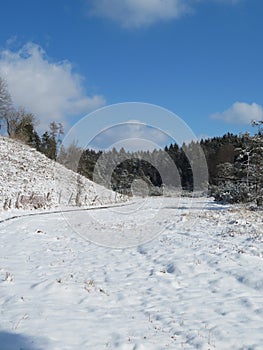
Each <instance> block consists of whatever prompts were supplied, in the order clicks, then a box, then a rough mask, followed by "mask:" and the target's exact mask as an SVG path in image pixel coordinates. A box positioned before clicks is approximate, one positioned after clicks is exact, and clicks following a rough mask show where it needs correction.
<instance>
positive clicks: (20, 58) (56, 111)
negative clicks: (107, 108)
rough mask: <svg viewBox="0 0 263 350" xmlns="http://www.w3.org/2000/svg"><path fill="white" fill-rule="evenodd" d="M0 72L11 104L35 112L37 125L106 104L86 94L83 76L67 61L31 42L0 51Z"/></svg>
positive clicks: (41, 126) (61, 120) (59, 119)
mask: <svg viewBox="0 0 263 350" xmlns="http://www.w3.org/2000/svg"><path fill="white" fill-rule="evenodd" d="M0 75H1V76H2V77H3V78H5V79H6V80H7V83H8V88H9V91H10V94H11V96H12V98H13V102H14V104H15V105H17V106H23V107H25V108H26V109H27V110H28V111H30V112H32V113H34V114H35V115H36V117H37V119H40V128H43V127H46V126H47V125H48V124H49V123H50V121H53V120H54V121H57V122H65V121H66V120H67V118H68V117H72V116H77V115H81V114H86V113H87V112H89V111H91V110H94V109H96V108H98V107H101V106H103V105H105V99H104V97H103V96H100V95H93V96H88V95H87V94H86V92H85V89H84V86H83V82H84V78H83V77H82V76H80V75H78V74H76V73H74V72H73V70H72V65H71V63H70V62H68V61H61V62H52V61H51V60H50V59H48V57H47V55H46V53H45V51H44V50H43V49H42V48H41V47H40V46H39V45H37V44H34V43H31V42H30V43H27V44H26V45H24V46H23V47H22V48H21V49H19V50H18V51H15V52H14V51H11V50H3V51H1V52H0Z"/></svg>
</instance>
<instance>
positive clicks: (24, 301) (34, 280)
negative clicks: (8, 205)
mask: <svg viewBox="0 0 263 350" xmlns="http://www.w3.org/2000/svg"><path fill="white" fill-rule="evenodd" d="M30 213H32V212H30ZM21 214H26V212H21ZM102 228H103V229H102ZM0 232H1V240H0V303H1V315H0V349H1V350H17V349H26V350H36V349H38V350H39V349H42V350H44V349H45V350H49V349H50V350H72V349H74V350H75V349H76V350H77V349H80V350H82V349H83V350H84V349H85V350H86V349H91V350H93V349H94V350H95V349H96V350H97V349H98V350H100V349H122V350H132V349H133V350H135V349H137V350H143V349H147V350H148V349H149V350H157V349H159V350H163V349H206V350H208V349H229V350H230V349H231V350H233V349H240V350H241V349H242V350H248V349H250V350H252V349H253V350H259V349H262V344H263V271H262V258H263V249H262V213H261V212H251V211H246V210H245V209H242V208H240V207H237V206H234V207H227V206H220V205H217V204H215V203H213V202H212V200H210V199H207V198H194V199H190V198H181V199H179V198H148V199H137V201H136V202H135V203H133V204H130V205H128V206H122V207H118V208H114V209H113V208H109V209H99V210H93V211H83V210H81V211H74V212H67V213H64V214H61V213H54V214H52V213H50V214H47V215H40V214H37V213H36V215H35V216H29V217H22V218H17V219H14V220H10V221H5V222H2V223H0ZM89 240H91V241H93V242H95V243H92V242H90V241H89ZM146 242H148V243H146ZM125 246H126V247H130V248H125ZM114 247H115V248H114ZM116 247H119V248H125V249H116Z"/></svg>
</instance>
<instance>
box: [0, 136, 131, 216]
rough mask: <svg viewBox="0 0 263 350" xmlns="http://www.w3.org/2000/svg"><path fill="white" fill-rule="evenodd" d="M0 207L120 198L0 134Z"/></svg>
mask: <svg viewBox="0 0 263 350" xmlns="http://www.w3.org/2000/svg"><path fill="white" fill-rule="evenodd" d="M0 160H1V166H0V210H2V209H10V208H49V207H54V206H56V205H58V204H61V205H98V204H106V203H114V202H116V201H120V200H123V199H124V198H121V196H117V195H116V193H114V192H112V191H109V190H106V189H105V188H103V187H101V186H98V185H96V184H95V183H93V182H92V181H89V180H88V179H86V178H84V177H82V176H80V175H78V174H76V173H74V172H72V171H70V170H68V169H66V168H65V167H64V166H62V165H60V164H58V163H55V162H53V161H52V160H50V159H48V158H47V157H45V156H44V155H43V154H41V153H39V152H37V151H36V150H35V149H33V148H30V147H28V146H26V145H24V144H21V143H18V142H16V141H14V140H11V139H8V138H4V137H1V136H0Z"/></svg>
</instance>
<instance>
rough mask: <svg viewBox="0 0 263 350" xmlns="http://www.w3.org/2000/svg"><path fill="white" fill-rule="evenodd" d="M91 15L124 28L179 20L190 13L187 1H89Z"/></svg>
mask: <svg viewBox="0 0 263 350" xmlns="http://www.w3.org/2000/svg"><path fill="white" fill-rule="evenodd" d="M89 2H90V4H91V13H92V14H93V15H96V16H99V17H105V18H108V19H111V20H114V21H117V22H119V23H120V24H121V25H122V26H123V27H125V28H139V27H142V26H149V25H151V24H153V23H155V22H159V21H168V20H172V19H176V18H179V17H180V16H182V15H183V14H185V13H187V12H189V11H190V7H189V5H188V3H189V0H185V1H182V0H122V1H120V0H100V1H97V0H90V1H89Z"/></svg>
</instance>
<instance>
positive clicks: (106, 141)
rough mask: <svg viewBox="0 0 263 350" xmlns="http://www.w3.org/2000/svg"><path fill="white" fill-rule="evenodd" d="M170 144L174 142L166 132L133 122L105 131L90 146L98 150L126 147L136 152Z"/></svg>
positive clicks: (114, 126)
mask: <svg viewBox="0 0 263 350" xmlns="http://www.w3.org/2000/svg"><path fill="white" fill-rule="evenodd" d="M168 142H170V143H171V142H172V141H171V138H170V137H169V135H168V134H166V133H165V132H164V131H162V130H160V129H158V128H155V127H152V126H150V125H147V124H144V123H142V122H140V121H137V120H131V121H128V122H125V123H122V124H117V125H113V126H111V127H109V128H106V129H104V130H103V131H102V132H100V133H99V134H98V135H97V136H96V137H95V138H94V139H93V140H92V144H91V145H90V146H91V147H93V148H96V149H105V148H112V147H116V148H118V149H120V148H121V147H124V148H126V149H129V150H130V151H131V150H133V151H134V150H138V149H140V150H147V149H151V150H153V149H154V148H156V149H158V148H162V147H163V146H164V145H165V144H167V143H168Z"/></svg>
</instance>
